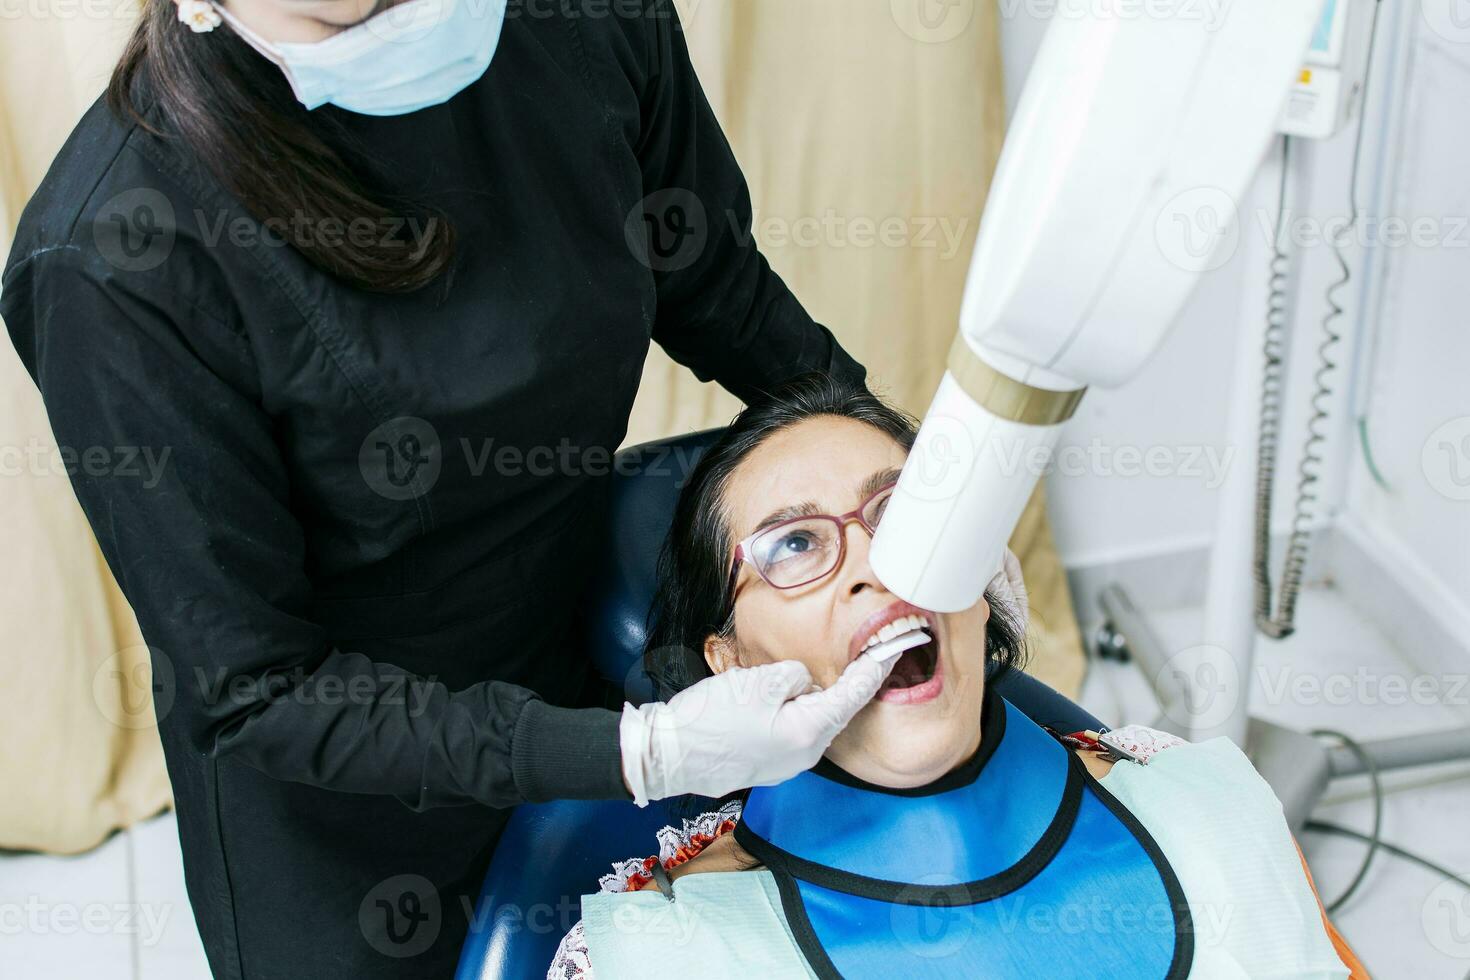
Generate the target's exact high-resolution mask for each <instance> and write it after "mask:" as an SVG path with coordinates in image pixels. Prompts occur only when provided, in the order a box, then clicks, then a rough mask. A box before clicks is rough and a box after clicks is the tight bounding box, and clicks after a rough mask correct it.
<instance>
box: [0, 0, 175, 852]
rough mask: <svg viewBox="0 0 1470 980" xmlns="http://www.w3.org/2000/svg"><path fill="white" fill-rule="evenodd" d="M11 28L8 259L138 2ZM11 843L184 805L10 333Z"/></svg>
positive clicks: (90, 1) (4, 125) (24, 12)
mask: <svg viewBox="0 0 1470 980" xmlns="http://www.w3.org/2000/svg"><path fill="white" fill-rule="evenodd" d="M8 12H9V13H11V14H18V16H6V17H5V19H4V20H3V27H0V254H9V251H10V242H11V234H12V232H13V230H14V228H15V223H16V221H17V220H19V218H20V211H21V208H22V207H23V206H24V205H25V202H26V199H27V198H28V197H29V196H30V194H31V192H32V191H33V190H34V189H35V186H36V184H38V183H39V182H40V180H41V177H42V176H43V175H44V174H45V172H46V168H47V166H48V165H49V164H50V162H51V159H52V157H53V156H55V154H56V151H57V150H58V149H59V148H60V147H61V144H62V142H63V141H64V140H65V139H66V136H67V134H68V133H70V132H71V129H72V126H74V125H75V124H76V121H77V119H78V118H79V117H80V116H81V114H82V113H83V112H84V111H85V110H86V109H87V107H88V106H89V105H91V104H92V101H93V100H94V99H96V97H97V95H98V94H99V93H100V92H101V91H102V89H103V87H104V86H105V85H106V82H107V76H108V73H109V71H110V70H111V67H112V65H113V63H114V62H115V61H116V60H117V53H118V51H119V49H120V48H121V46H122V42H123V40H124V39H125V37H126V35H127V32H128V30H129V29H130V28H131V26H132V23H133V20H134V18H135V17H136V15H137V8H136V6H129V5H125V4H120V3H117V2H116V0H84V2H78V3H75V4H54V3H43V2H34V3H30V2H28V3H23V4H12V5H10V7H9V8H8ZM0 477H3V479H0V540H3V541H4V543H5V547H4V550H3V551H0V622H3V623H4V624H5V642H4V645H3V646H0V673H3V675H4V678H5V681H4V686H3V690H4V691H5V704H4V706H3V708H0V847H3V848H14V849H34V850H48V851H57V852H63V853H70V852H75V851H81V850H85V849H87V848H90V847H92V846H94V845H96V844H97V843H98V842H100V841H101V840H102V839H103V838H104V837H105V836H106V835H107V834H108V833H110V832H111V831H112V830H114V829H115V828H118V827H125V826H127V825H129V824H131V823H134V822H136V821H138V820H141V819H143V818H145V817H147V816H150V815H152V814H154V813H157V812H158V811H159V810H160V809H162V808H163V807H165V806H167V805H168V804H169V802H170V799H171V797H170V793H169V785H168V775H167V773H166V772H165V771H164V767H163V752H162V749H161V748H160V746H159V744H158V733H157V731H156V729H155V727H154V722H153V708H152V702H151V700H150V699H151V687H152V682H151V677H150V673H149V667H148V655H147V648H146V647H144V646H143V640H142V637H141V635H140V634H139V631H138V624H137V620H135V619H134V618H133V614H132V611H131V610H130V609H129V608H128V605H127V602H126V601H125V600H124V599H123V597H122V593H121V592H120V591H119V590H118V588H117V584H116V583H115V582H114V581H113V579H112V574H111V573H110V572H109V571H108V569H107V565H106V563H105V562H104V561H103V560H102V555H101V552H100V551H99V550H98V549H97V544H96V541H95V540H94V539H93V537H92V531H91V528H89V527H88V526H87V521H86V519H85V518H84V517H83V516H82V510H81V507H79V506H78V505H77V502H76V497H75V496H73V494H72V491H71V486H70V483H69V481H68V478H67V475H66V472H65V468H64V464H63V463H62V460H61V458H60V457H59V455H58V454H57V451H56V441H55V438H54V437H53V436H52V434H51V428H50V426H49V425H48V424H47V422H46V413H45V411H44V409H43V408H42V406H41V399H40V396H39V395H38V394H37V392H36V389H35V386H34V385H33V384H32V383H31V379H30V377H29V376H28V375H27V374H26V372H25V368H24V367H22V366H21V363H20V359H19V358H18V357H17V356H16V354H15V351H14V350H13V349H12V348H11V346H10V344H9V343H3V344H0Z"/></svg>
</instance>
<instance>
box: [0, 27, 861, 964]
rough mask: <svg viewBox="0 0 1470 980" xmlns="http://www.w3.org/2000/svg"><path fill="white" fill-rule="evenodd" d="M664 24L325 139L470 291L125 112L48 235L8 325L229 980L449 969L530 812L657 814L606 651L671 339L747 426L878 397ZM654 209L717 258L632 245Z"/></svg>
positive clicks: (563, 34) (525, 66)
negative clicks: (625, 773) (615, 805)
mask: <svg viewBox="0 0 1470 980" xmlns="http://www.w3.org/2000/svg"><path fill="white" fill-rule="evenodd" d="M647 2H648V9H647V10H646V11H644V12H643V14H642V15H641V16H628V15H627V11H628V5H627V4H616V3H615V4H609V5H603V6H602V7H600V8H596V9H601V10H602V11H603V13H602V14H601V15H597V14H596V10H595V9H594V8H595V7H596V5H591V6H587V7H586V9H581V8H577V9H576V12H574V13H572V14H566V13H564V12H563V11H564V9H566V8H565V7H564V5H558V4H546V3H539V2H538V3H535V4H529V5H528V6H526V7H522V6H520V4H519V3H512V5H511V10H510V14H509V16H508V19H507V22H506V24H505V30H504V34H503V36H502V39H501V42H500V47H499V50H498V52H497V53H496V55H495V59H494V62H493V63H492V64H491V66H490V69H489V71H488V72H487V73H486V74H485V75H484V76H483V77H482V78H481V79H480V80H479V81H478V82H476V83H475V84H473V85H471V86H470V87H469V88H467V89H465V90H464V91H463V92H461V93H459V94H458V95H457V96H456V97H454V98H453V99H451V100H450V101H448V102H447V103H445V104H443V105H440V106H435V107H432V108H428V109H424V110H421V111H418V112H414V113H411V114H407V115H402V116H397V117H386V118H378V117H370V116H362V115H354V114H352V113H349V112H345V111H343V110H339V109H337V108H336V107H333V106H326V107H323V108H321V109H318V110H315V111H316V112H317V113H323V114H327V115H328V116H329V117H331V118H334V119H336V120H337V121H338V122H340V123H341V124H342V125H344V126H346V127H349V128H350V129H351V130H352V132H353V133H355V134H356V135H357V136H358V137H359V138H360V140H361V141H362V143H363V145H364V146H366V147H368V148H369V149H370V150H371V152H372V153H373V154H374V155H375V157H376V159H377V160H378V161H379V162H380V163H381V164H382V165H383V168H384V170H385V171H386V172H388V173H391V174H393V175H394V180H395V181H396V184H395V186H394V187H393V188H392V189H393V190H395V191H398V192H401V193H403V194H404V195H405V196H406V197H408V198H409V199H411V200H414V201H417V202H421V203H424V204H427V205H430V206H435V207H439V208H442V209H443V210H444V212H446V213H447V215H448V216H449V219H450V220H451V221H452V222H453V223H454V225H455V228H456V229H457V232H458V253H457V255H458V257H457V263H456V266H455V268H454V271H453V278H452V280H451V287H450V289H449V290H448V292H447V295H446V294H445V292H444V291H443V290H441V289H436V288H429V289H425V290H421V291H419V292H416V293H413V294H408V295H383V294H374V293H369V292H364V291H360V290H358V289H355V288H352V287H350V286H347V285H344V284H343V283H341V282H340V281H338V280H335V279H334V278H332V277H330V276H329V275H327V274H326V273H324V272H322V271H320V270H319V269H317V268H316V267H314V266H312V265H310V264H309V263H308V262H307V261H306V260H305V259H304V258H303V257H302V255H301V254H300V253H298V252H296V251H295V250H293V249H292V248H289V247H283V246H281V245H280V244H279V240H278V239H276V238H274V237H273V236H271V235H270V234H269V233H268V232H267V231H266V230H264V229H262V228H261V226H260V225H259V224H258V223H257V222H256V221H255V219H253V218H252V217H251V216H250V215H249V214H248V213H247V212H246V211H245V210H244V209H243V207H241V206H240V205H239V204H238V203H237V202H236V201H234V200H233V199H232V198H231V197H230V196H229V195H228V194H227V193H225V192H224V191H223V190H222V189H221V187H220V185H219V184H218V183H217V182H216V181H215V180H214V179H213V178H212V177H211V175H210V174H209V173H208V172H207V171H206V170H204V169H203V168H202V166H201V165H200V164H199V163H198V162H197V161H196V160H194V159H193V158H191V157H190V156H188V155H187V152H186V151H185V150H184V149H182V148H181V147H180V146H179V145H178V144H177V143H171V142H168V141H164V140H160V139H158V138H156V137H154V136H152V135H149V134H148V133H147V132H146V131H145V130H144V129H142V128H140V127H139V126H137V125H133V124H130V123H126V122H123V121H120V120H118V119H117V118H115V117H114V116H113V115H112V114H111V113H110V112H109V111H108V110H107V108H106V107H105V106H103V105H102V104H100V103H99V104H98V105H95V106H93V107H92V109H91V110H90V111H89V112H88V113H87V115H86V116H85V118H84V119H83V120H82V121H81V123H80V124H79V125H78V127H77V128H76V130H75V132H74V133H73V134H72V136H71V138H70V139H69V140H68V142H67V143H66V145H65V146H64V148H63V149H62V151H61V153H60V154H59V156H58V157H57V159H56V161H55V163H54V164H53V166H52V168H51V170H50V172H49V173H48V175H47V177H46V179H45V181H44V182H43V184H42V185H41V188H40V190H39V191H38V192H37V193H36V195H35V197H34V199H33V200H32V201H31V202H30V204H29V206H28V207H27V208H26V210H25V213H24V215H23V216H22V219H21V222H20V227H19V231H18V234H17V237H16V242H15V247H14V250H13V252H12V254H11V256H10V260H9V263H8V264H7V266H6V268H5V272H4V280H3V294H0V296H3V298H0V315H3V317H4V319H5V323H6V326H7V328H8V330H9V333H10V335H11V338H12V340H13V341H14V343H15V346H16V349H17V351H18V352H19V354H20V356H21V359H22V361H23V362H24V363H25V365H26V367H27V369H28V370H29V371H30V373H31V375H32V376H33V377H34V378H35V381H36V383H37V385H38V386H39V387H40V390H41V393H42V395H43V397H44V400H45V404H46V407H47V410H48V412H49V414H50V419H51V423H52V426H53V428H54V430H55V434H56V437H57V440H58V442H59V444H60V446H61V447H63V457H62V458H63V461H64V462H65V463H66V464H67V465H68V469H69V472H71V475H72V483H73V486H74V488H75V491H76V494H77V497H78V498H79V499H80V501H81V505H82V508H83V510H84V511H85V513H86V516H87V518H88V520H89V521H90V523H91V525H92V528H93V530H94V531H95V532H96V535H97V539H98V541H99V543H100V544H101V548H102V552H103V554H104V555H105V556H106V559H107V563H108V566H109V567H110V568H111V570H112V572H113V574H114V575H115V576H116V579H117V581H118V583H119V585H120V586H121V588H122V590H123V592H124V594H125V595H126V596H127V599H128V601H129V602H130V603H131V605H132V607H133V609H134V611H135V612H136V614H137V617H138V620H139V623H140V624H141V627H142V632H143V636H144V638H145V640H146V641H147V643H148V645H149V647H150V650H151V653H152V660H153V665H154V688H155V704H156V709H157V714H158V717H159V733H160V735H161V737H162V741H163V746H164V751H165V755H166V757H167V762H168V769H169V775H170V778H171V780H172V783H173V789H174V793H175V796H176V800H177V809H178V821H179V836H180V838H181V840H182V844H183V852H184V861H185V874H186V878H187V883H188V891H189V896H190V900H191V904H192V905H193V908H194V912H195V916H196V918H197V921H198V924H199V929H200V932H201V934H202V936H203V939H204V945H205V949H206V951H207V953H208V957H209V962H210V966H211V968H212V970H213V972H214V975H215V976H216V977H221V978H225V977H228V978H245V980H254V978H266V977H270V978H306V977H311V978H317V977H344V978H353V980H362V978H374V977H415V978H423V977H438V976H449V975H450V974H451V972H452V970H453V966H454V963H455V960H456V957H457V955H458V949H459V946H460V944H461V942H462V940H463V937H464V935H465V931H466V927H467V921H468V917H469V907H470V903H472V902H473V900H474V897H475V895H476V894H477V892H478V888H479V883H480V879H481V877H482V875H483V873H484V870H485V867H486V865H487V862H488V860H489V856H490V853H491V851H492V849H493V846H494V842H495V840H496V838H497V835H498V832H499V830H500V828H501V827H502V826H503V824H504V821H505V819H506V818H507V816H508V814H509V810H508V809H506V808H508V807H511V806H513V805H514V804H517V803H520V802H522V801H539V800H548V799H554V798H624V799H626V798H627V792H626V790H625V789H624V787H623V784H622V778H621V769H620V762H619V754H618V744H617V725H618V715H617V713H616V712H615V711H611V710H607V709H606V708H590V707H578V705H584V704H587V703H590V702H589V700H588V699H587V697H586V694H585V691H586V690H587V689H588V688H587V686H586V683H585V679H586V675H587V673H588V668H587V666H586V660H585V658H584V654H583V651H582V649H581V648H580V647H579V646H578V644H577V643H576V640H575V636H574V624H575V622H576V620H577V615H576V614H577V610H578V606H579V596H580V595H581V590H582V589H583V587H584V585H585V583H586V580H587V569H588V568H589V567H590V562H591V561H592V560H593V559H594V558H595V557H596V555H595V549H596V547H597V537H596V531H595V527H594V521H595V518H596V515H598V513H599V509H598V508H599V501H600V500H601V497H602V493H603V491H604V490H605V489H606V486H607V480H606V474H607V472H608V460H609V458H610V456H611V453H612V451H613V450H614V449H615V448H616V447H617V445H618V444H619V443H620V441H621V440H622V438H623V437H624V435H625V432H626V427H627V420H628V414H629V409H630V406H631V405H632V403H633V396H634V393H635V392H636V390H637V388H638V383H639V378H640V372H641V369H642V367H643V362H644V357H645V354H646V352H647V349H648V345H649V342H650V341H655V342H657V343H658V344H660V345H661V346H662V347H663V348H664V349H665V350H666V351H668V352H669V354H671V355H672V356H673V357H674V358H675V359H676V360H678V361H679V362H681V363H683V364H685V365H687V366H688V367H689V368H691V369H692V370H693V372H694V373H695V374H696V375H697V376H698V377H700V378H701V379H703V380H706V381H709V380H714V381H718V382H719V383H720V384H722V385H723V386H724V387H726V388H727V389H729V390H730V391H732V392H733V393H735V394H736V395H738V396H741V397H743V398H746V399H747V400H748V399H749V398H750V397H751V396H752V395H753V394H754V393H756V392H757V391H759V390H760V389H761V388H762V387H764V386H768V385H770V384H773V383H775V382H778V381H780V380H782V379H784V378H786V377H789V376H792V375H795V374H798V373H801V372H803V371H808V370H812V369H824V370H829V371H832V372H835V373H837V374H839V375H841V376H843V377H846V378H848V379H851V380H855V381H860V380H861V379H862V378H863V370H862V368H861V367H860V366H859V365H858V364H857V363H856V362H855V361H853V360H852V359H851V358H850V357H849V356H847V355H846V354H845V353H844V352H843V351H842V349H841V348H840V347H839V346H838V345H837V343H836V342H835V341H834V339H833V338H832V336H831V334H830V333H829V332H828V331H827V330H825V329H824V328H823V327H821V326H819V325H818V324H816V323H814V322H813V321H812V320H811V319H810V318H809V317H808V316H807V315H806V314H805V313H804V312H803V310H802V308H801V307H800V305H799V304H798V303H797V302H796V300H795V299H794V298H793V297H792V296H791V294H790V292H789V291H788V290H787V289H786V287H785V286H784V285H783V283H782V282H781V280H780V279H779V278H778V277H777V276H776V275H775V274H774V273H773V272H772V271H771V269H770V268H769V267H768V266H767V264H766V262H765V261H764V259H763V258H762V257H761V256H760V254H759V253H758V251H757V250H756V248H755V245H754V244H753V242H752V241H751V239H750V237H749V226H750V218H751V214H750V203H749V197H748V193H747V190H746V187H745V184H744V181H743V178H742V177H741V174H740V171H739V169H738V167H737V165H736V162H735V160H734V158H733V156H732V153H731V151H730V148H729V146H728V144H727V143H726V141H725V139H724V137H723V135H722V134H721V132H720V129H719V127H718V124H717V123H716V121H715V119H714V117H713V115H712V113H711V111H710V108H709V106H708V104H707V102H706V100H705V98H704V96H703V93H702V92H701V90H700V87H699V83H698V81H697V79H696V77H695V75H694V72H693V69H692V68H691V66H690V63H689V58H688V54H687V50H686V47H685V43H684V40H683V37H682V33H681V31H680V28H679V26H678V23H677V20H676V19H675V17H674V14H673V8H672V5H671V4H669V3H667V2H659V0H647ZM619 10H622V11H623V14H621V15H620V14H618V13H617V11H619ZM180 28H181V29H182V25H180ZM152 119H153V121H154V122H155V123H156V122H157V117H156V116H153V117H152ZM797 149H798V148H796V147H793V148H792V150H793V155H795V154H796V151H797ZM650 194H652V195H655V197H654V199H653V203H652V205H650V206H649V207H651V208H652V210H653V211H654V213H655V217H654V223H655V225H657V226H658V230H659V231H661V232H673V233H678V232H680V231H681V230H682V231H684V232H687V233H689V234H692V235H694V236H695V237H696V240H695V244H694V246H693V247H692V250H691V249H690V248H688V247H683V243H681V242H680V241H679V240H677V239H674V240H665V241H664V242H663V245H664V246H665V247H664V248H663V249H661V250H655V251H654V252H653V253H652V254H650V253H649V252H646V251H643V250H642V249H641V247H630V242H631V243H633V245H634V246H637V243H639V242H640V241H641V238H640V234H639V233H636V232H634V233H631V234H630V220H629V219H630V215H632V216H633V225H632V227H634V228H636V227H637V226H638V225H639V224H642V223H643V217H642V206H641V205H640V202H642V201H643V200H644V199H645V198H646V197H647V196H648V195H650ZM665 205H671V206H668V207H665ZM660 208H663V210H662V211H660V210H659V209H660ZM700 211H703V212H704V213H703V214H702V215H701V214H700V213H699V212H700ZM521 857H522V858H523V859H524V860H527V861H535V860H538V856H537V855H534V854H527V855H523V856H521ZM569 898H570V897H569ZM569 910H570V905H568V908H567V909H566V910H563V913H562V914H563V916H565V915H566V914H568V913H569ZM552 919H555V915H554V914H553V915H552ZM553 924H554V925H559V926H560V927H565V926H569V925H570V922H565V923H553Z"/></svg>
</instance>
